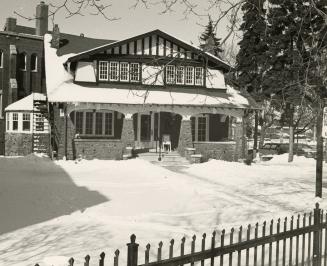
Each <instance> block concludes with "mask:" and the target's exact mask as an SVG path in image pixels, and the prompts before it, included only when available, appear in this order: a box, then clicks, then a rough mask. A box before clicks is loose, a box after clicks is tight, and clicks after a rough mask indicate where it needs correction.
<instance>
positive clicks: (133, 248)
mask: <svg viewBox="0 0 327 266" xmlns="http://www.w3.org/2000/svg"><path fill="white" fill-rule="evenodd" d="M135 240H136V236H135V235H134V234H133V235H131V243H128V244H127V266H137V255H138V248H139V244H137V243H135Z"/></svg>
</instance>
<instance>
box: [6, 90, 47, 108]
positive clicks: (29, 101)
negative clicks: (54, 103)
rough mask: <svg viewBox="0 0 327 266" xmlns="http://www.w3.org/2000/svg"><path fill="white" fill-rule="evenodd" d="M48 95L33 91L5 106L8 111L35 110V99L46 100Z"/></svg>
mask: <svg viewBox="0 0 327 266" xmlns="http://www.w3.org/2000/svg"><path fill="white" fill-rule="evenodd" d="M46 99H47V97H46V96H45V95H44V94H42V93H37V92H33V93H31V94H30V95H28V96H26V97H25V98H23V99H20V100H19V101H17V102H14V103H12V104H10V105H8V106H7V107H6V108H5V111H6V112H13V111H33V110H34V101H45V100H46Z"/></svg>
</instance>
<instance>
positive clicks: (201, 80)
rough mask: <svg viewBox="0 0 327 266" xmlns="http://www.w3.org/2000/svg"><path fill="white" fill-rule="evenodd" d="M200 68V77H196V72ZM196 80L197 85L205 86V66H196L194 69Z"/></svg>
mask: <svg viewBox="0 0 327 266" xmlns="http://www.w3.org/2000/svg"><path fill="white" fill-rule="evenodd" d="M198 70H200V71H201V72H200V77H201V79H200V78H196V72H197V71H198ZM194 82H195V85H198V86H203V67H196V68H195V69H194Z"/></svg>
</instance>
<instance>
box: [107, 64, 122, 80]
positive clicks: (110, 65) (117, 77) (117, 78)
mask: <svg viewBox="0 0 327 266" xmlns="http://www.w3.org/2000/svg"><path fill="white" fill-rule="evenodd" d="M112 65H116V66H117V70H116V72H117V76H116V78H111V67H112ZM119 70H120V69H119V62H118V61H110V62H109V80H110V81H119Z"/></svg>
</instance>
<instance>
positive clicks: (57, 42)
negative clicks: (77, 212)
mask: <svg viewBox="0 0 327 266" xmlns="http://www.w3.org/2000/svg"><path fill="white" fill-rule="evenodd" d="M37 8H39V9H40V8H41V9H42V8H44V10H45V11H46V12H47V6H46V5H45V4H44V3H43V2H41V4H40V5H39V6H38V7H37ZM37 10H38V9H37ZM42 10H43V9H42ZM45 11H44V12H45ZM46 12H45V13H46ZM38 24H39V23H37V25H38ZM46 31H47V23H46V29H45V26H44V28H43V32H42V33H43V34H44V33H45V32H46ZM37 38H38V41H39V42H42V43H44V47H42V48H39V49H40V54H37V60H39V61H40V62H42V58H44V65H42V64H39V65H38V66H37V67H38V69H40V70H39V72H40V73H41V75H40V84H41V85H39V87H38V86H31V85H29V87H26V86H27V85H26V86H23V87H20V86H18V90H17V91H22V90H23V91H24V93H21V94H19V93H16V91H15V89H8V90H7V91H8V92H9V94H7V95H6V98H7V99H11V98H10V96H9V95H16V94H17V96H15V97H16V98H14V100H11V101H9V100H8V101H7V102H6V103H5V105H4V107H6V106H7V105H8V104H9V103H12V104H10V105H9V106H7V107H6V109H5V111H6V117H5V118H6V120H4V121H6V122H5V123H4V124H6V126H5V127H6V145H5V146H6V149H5V154H6V155H21V154H28V153H31V152H45V153H49V154H50V155H55V156H56V157H57V158H64V157H65V158H67V159H75V158H79V157H82V158H87V159H91V158H99V159H123V158H128V157H131V156H132V154H137V153H140V152H144V151H151V150H152V151H158V150H160V151H162V150H163V149H165V150H177V151H178V152H179V153H180V154H181V155H189V154H191V153H196V154H201V155H202V156H203V158H204V160H207V159H209V158H216V159H223V160H229V161H233V160H238V159H239V158H242V157H243V158H244V157H245V134H244V131H245V130H244V129H243V128H244V119H245V118H246V116H247V113H248V112H249V111H251V110H254V109H257V106H256V104H255V102H254V101H253V100H252V99H251V97H249V95H247V94H246V93H241V92H240V91H238V90H236V89H235V88H233V87H232V86H230V85H227V84H226V82H225V76H224V75H225V74H226V73H228V72H229V71H230V70H231V67H230V66H229V65H228V64H227V63H226V62H224V61H223V60H221V59H219V58H217V57H215V56H213V55H212V54H210V53H209V52H207V51H203V50H201V49H199V48H198V47H195V46H193V45H191V44H189V43H187V42H184V41H182V40H180V39H178V38H176V37H174V36H172V35H170V34H168V33H166V32H163V31H161V30H158V29H157V30H153V31H150V32H146V33H144V34H141V35H137V36H132V37H130V38H127V39H124V40H120V41H111V40H100V39H92V38H87V37H85V36H84V35H79V36H76V35H70V34H63V33H60V31H59V27H58V26H57V25H55V27H54V29H53V31H52V32H51V34H46V35H45V36H44V37H43V36H42V37H37ZM0 45H1V42H0ZM0 47H1V46H0ZM7 53H8V52H7ZM9 53H10V52H9ZM16 58H18V59H19V58H20V57H19V56H18V57H16ZM26 58H27V57H26ZM31 58H32V56H31ZM39 58H40V59H39ZM26 60H30V61H31V60H32V59H26ZM30 61H26V62H28V63H26V64H27V65H29V64H30V65H31V66H30V69H31V71H30V72H31V73H32V74H31V75H33V74H34V72H33V71H32V69H34V68H35V66H34V65H32V63H29V62H30ZM8 63H9V62H8ZM33 66H34V68H33ZM42 66H44V67H42ZM9 69H10V68H9ZM9 72H10V71H9ZM26 72H27V71H26ZM0 73H1V72H0ZM24 73H25V72H24ZM26 74H27V73H26ZM44 79H45V81H44ZM26 80H27V81H26V82H27V83H28V84H32V83H31V80H32V77H31V76H30V77H29V78H26ZM18 83H19V82H18ZM24 84H25V83H24ZM33 84H34V83H33ZM34 87H35V88H34ZM13 88H14V87H13ZM19 88H26V89H19ZM38 88H39V89H38ZM45 88H46V89H45ZM31 92H33V93H31ZM15 93H16V94H15ZM30 93H31V94H30ZM29 94H30V95H29ZM18 95H21V96H18ZM24 96H26V97H25V98H24ZM17 100H18V101H17ZM3 126H4V125H3Z"/></svg>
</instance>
